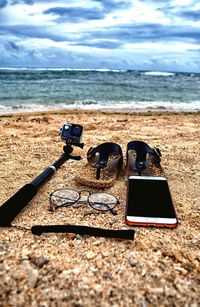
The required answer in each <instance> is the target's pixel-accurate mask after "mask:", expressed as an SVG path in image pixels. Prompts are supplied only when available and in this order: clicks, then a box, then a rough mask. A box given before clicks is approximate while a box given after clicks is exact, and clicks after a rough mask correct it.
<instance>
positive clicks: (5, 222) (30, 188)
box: [0, 143, 83, 227]
mask: <svg viewBox="0 0 200 307" xmlns="http://www.w3.org/2000/svg"><path fill="white" fill-rule="evenodd" d="M76 146H79V147H81V148H83V143H81V144H76ZM63 150H64V153H63V154H62V155H61V156H60V158H59V159H58V160H57V161H55V162H54V163H53V164H52V165H51V166H49V167H47V168H46V169H45V170H44V171H43V172H42V173H41V174H40V175H38V176H37V177H36V178H35V179H34V180H33V181H31V182H30V183H28V184H25V185H24V186H23V187H22V188H21V189H20V190H19V191H17V192H16V193H15V194H14V195H13V196H12V197H11V198H10V199H8V200H7V201H6V202H5V203H4V204H3V205H2V206H1V207H0V226H4V227H9V226H11V222H12V221H13V219H14V218H15V217H16V216H17V215H18V214H19V213H20V212H21V211H22V209H23V208H25V207H26V205H27V204H28V203H29V202H30V201H31V200H32V198H33V197H34V196H35V195H36V194H37V192H38V189H39V188H40V187H41V186H42V185H43V184H44V183H45V182H46V181H47V180H48V179H50V178H51V177H52V175H53V174H54V173H55V172H56V170H57V169H58V168H59V167H60V166H61V165H62V164H63V163H64V162H65V161H67V160H69V159H74V160H80V159H81V157H80V156H72V155H71V153H72V151H73V147H72V146H71V145H66V146H64V147H63Z"/></svg>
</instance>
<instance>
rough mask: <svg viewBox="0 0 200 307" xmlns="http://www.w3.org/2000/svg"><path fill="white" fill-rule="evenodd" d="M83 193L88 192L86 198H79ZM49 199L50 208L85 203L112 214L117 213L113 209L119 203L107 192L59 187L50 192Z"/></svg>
mask: <svg viewBox="0 0 200 307" xmlns="http://www.w3.org/2000/svg"><path fill="white" fill-rule="evenodd" d="M83 193H88V196H87V199H86V200H83V199H81V198H82V194H83ZM49 200H50V209H51V210H54V209H58V208H61V207H68V206H72V205H74V204H81V203H86V204H87V205H89V206H90V207H91V208H93V209H95V210H97V211H101V212H103V211H110V212H111V213H112V214H113V215H116V214H117V212H116V211H115V210H113V209H114V208H115V206H116V205H117V204H119V203H120V202H119V200H118V199H117V198H116V197H115V196H113V195H111V194H108V193H104V192H89V191H85V190H84V191H81V192H78V191H76V190H71V189H66V188H64V189H59V190H56V191H54V192H53V193H51V194H50V198H49Z"/></svg>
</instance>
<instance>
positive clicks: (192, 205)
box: [0, 110, 200, 306]
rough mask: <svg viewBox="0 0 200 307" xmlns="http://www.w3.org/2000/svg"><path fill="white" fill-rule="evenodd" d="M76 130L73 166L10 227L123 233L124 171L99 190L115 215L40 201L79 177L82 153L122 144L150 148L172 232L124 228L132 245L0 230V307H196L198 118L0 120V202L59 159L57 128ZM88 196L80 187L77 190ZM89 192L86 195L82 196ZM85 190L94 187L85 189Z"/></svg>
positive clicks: (36, 116) (61, 115) (89, 114)
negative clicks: (171, 208)
mask: <svg viewBox="0 0 200 307" xmlns="http://www.w3.org/2000/svg"><path fill="white" fill-rule="evenodd" d="M65 122H72V123H78V124H81V125H83V126H84V138H83V141H84V143H85V146H84V149H80V148H74V152H73V153H74V154H80V155H81V156H82V157H83V159H82V160H81V161H74V160H69V161H67V162H66V163H65V164H64V165H63V166H62V167H61V168H60V169H59V170H58V172H57V173H56V174H55V175H54V176H53V177H52V179H51V180H50V181H48V182H47V183H46V184H45V185H44V186H43V187H42V188H41V189H40V190H39V192H38V194H37V195H36V197H35V198H34V199H33V200H32V201H31V203H30V204H29V205H28V206H27V207H26V208H25V209H24V210H23V212H21V214H20V215H18V217H17V218H16V219H15V220H14V221H13V225H18V226H22V227H25V228H30V227H31V226H32V225H36V224H69V223H70V224H76V225H88V226H94V227H103V228H107V229H132V228H131V227H128V226H127V225H126V224H125V222H124V214H125V203H126V183H125V177H124V172H122V174H121V175H120V176H119V177H118V179H117V180H116V182H115V183H114V185H113V186H112V187H111V188H109V189H107V190H106V192H108V193H111V194H113V195H114V196H116V197H118V199H119V200H120V204H119V205H118V207H117V213H118V214H117V215H116V216H113V215H111V214H110V213H109V212H107V213H104V214H99V213H94V211H91V210H88V208H87V207H86V205H81V206H80V207H78V208H73V207H70V208H62V209H59V210H57V211H56V212H51V211H49V194H50V193H51V192H53V191H54V190H56V189H58V188H61V187H63V186H67V187H69V188H73V189H77V190H78V191H80V190H81V189H82V190H83V189H85V188H84V187H83V186H81V185H80V184H77V183H76V181H75V175H76V173H77V172H78V173H79V174H80V173H81V172H84V163H86V158H85V157H86V152H87V150H88V149H89V148H90V147H91V146H97V145H99V144H100V143H103V142H107V141H112V142H116V143H118V144H120V145H121V147H122V149H123V153H124V165H125V163H126V159H125V157H126V145H127V143H128V142H129V141H132V140H141V141H144V142H147V143H148V144H149V145H150V146H151V147H154V146H157V147H159V148H160V150H161V153H162V167H163V168H164V170H165V175H166V177H167V179H168V183H169V186H170V190H171V193H172V197H173V201H174V205H175V208H176V212H177V216H178V219H179V226H178V227H177V228H176V229H174V230H170V229H158V228H145V227H134V228H133V229H134V230H135V231H136V237H135V240H134V241H129V240H126V241H119V240H115V239H108V238H97V237H92V236H80V235H75V234H43V235H41V236H33V235H32V234H31V233H30V232H29V231H27V232H24V231H23V230H19V229H16V228H1V229H0V275H1V277H0V306H27V305H30V306H186V305H188V306H198V305H199V304H200V299H199V292H200V287H199V284H200V274H199V273H200V264H199V262H200V252H199V246H200V235H199V229H200V227H199V226H200V220H199V208H200V194H199V183H200V166H199V152H200V141H199V140H200V113H199V112H168V111H146V112H140V111H138V112H132V111H130V110H125V111H124V112H117V111H116V112H113V111H110V112H109V111H80V110H70V111H67V110H65V111H63V110H60V111H57V112H54V111H52V112H40V113H21V114H19V113H18V114H13V115H5V116H3V115H1V116H0V123H1V125H0V136H1V138H0V144H1V151H0V162H1V168H0V185H1V194H0V203H1V204H3V203H4V202H5V201H6V200H7V199H8V198H9V197H11V196H12V195H13V194H14V193H15V192H16V191H17V190H18V189H19V188H20V187H22V186H23V185H24V184H26V183H29V182H31V181H32V180H33V179H34V178H35V177H36V176H37V175H38V174H40V173H41V172H42V171H43V170H44V169H45V168H46V167H48V166H49V165H51V164H52V163H53V162H54V161H55V160H56V159H57V158H59V156H60V155H61V154H62V148H63V145H64V143H62V142H61V141H60V137H59V130H60V128H61V126H62V124H63V123H65ZM87 189H89V188H87ZM89 190H90V189H89ZM91 190H94V189H91Z"/></svg>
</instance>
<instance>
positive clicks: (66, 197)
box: [50, 189, 79, 207]
mask: <svg viewBox="0 0 200 307" xmlns="http://www.w3.org/2000/svg"><path fill="white" fill-rule="evenodd" d="M78 199H79V193H78V192H76V191H74V190H70V189H62V190H57V191H55V192H53V193H52V194H51V196H50V201H51V203H52V205H54V206H56V207H60V206H64V205H66V206H68V205H73V204H74V203H75V202H77V200H78Z"/></svg>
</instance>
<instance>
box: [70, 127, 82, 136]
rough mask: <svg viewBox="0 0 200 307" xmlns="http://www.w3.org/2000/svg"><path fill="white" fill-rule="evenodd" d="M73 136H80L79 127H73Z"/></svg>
mask: <svg viewBox="0 0 200 307" xmlns="http://www.w3.org/2000/svg"><path fill="white" fill-rule="evenodd" d="M72 132H73V135H75V136H80V134H81V129H80V127H78V126H76V127H74V128H73V131H72Z"/></svg>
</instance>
